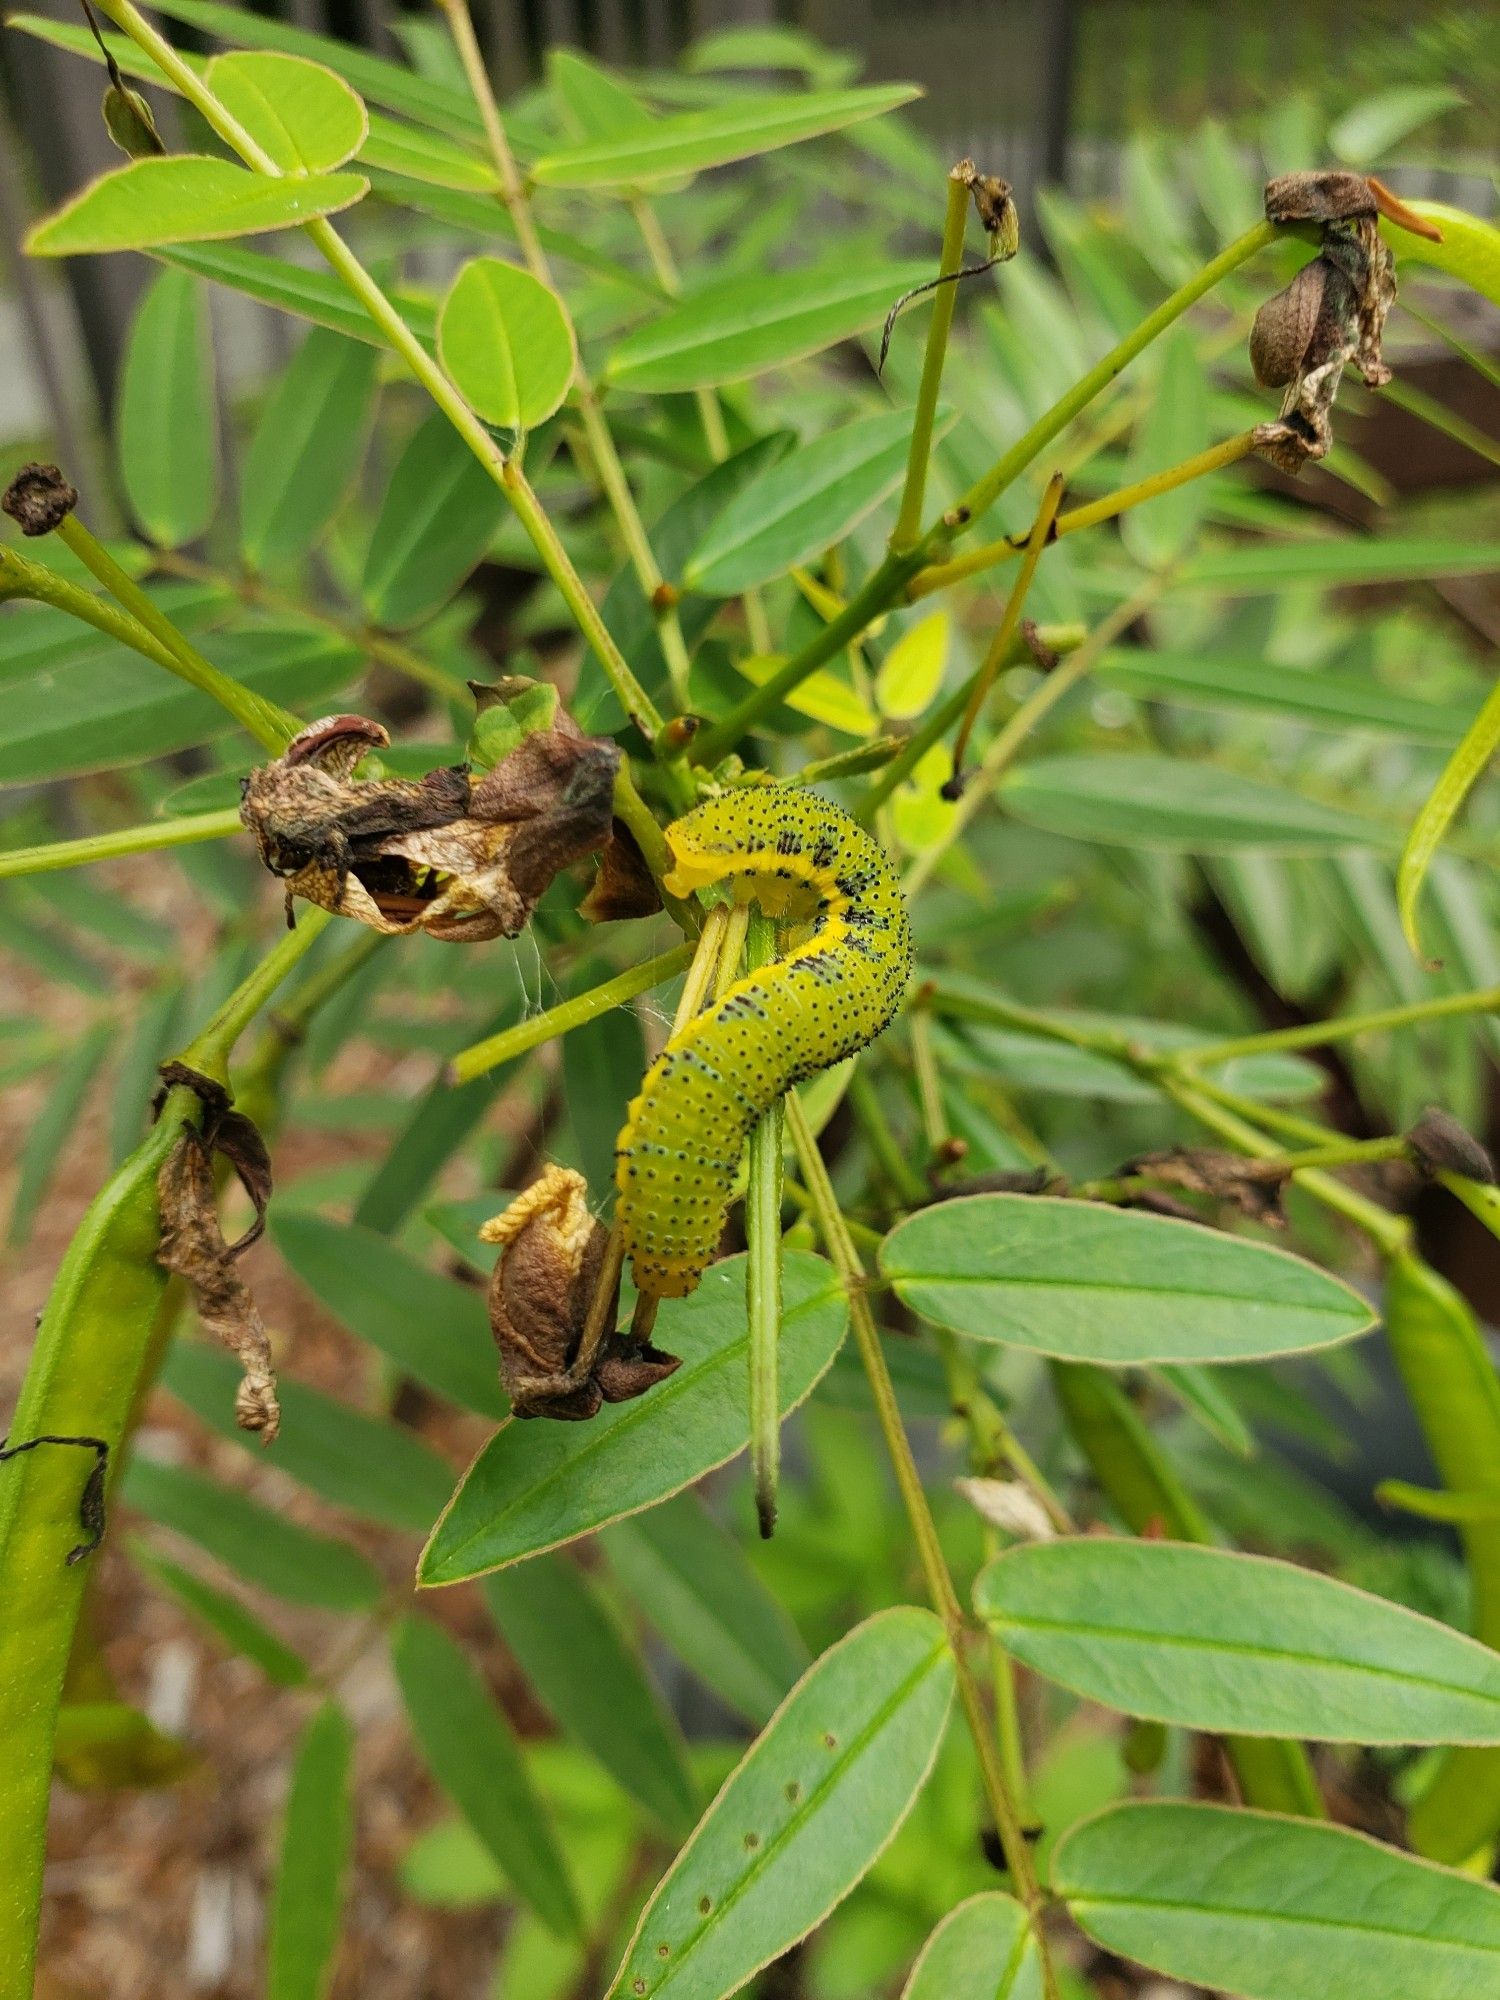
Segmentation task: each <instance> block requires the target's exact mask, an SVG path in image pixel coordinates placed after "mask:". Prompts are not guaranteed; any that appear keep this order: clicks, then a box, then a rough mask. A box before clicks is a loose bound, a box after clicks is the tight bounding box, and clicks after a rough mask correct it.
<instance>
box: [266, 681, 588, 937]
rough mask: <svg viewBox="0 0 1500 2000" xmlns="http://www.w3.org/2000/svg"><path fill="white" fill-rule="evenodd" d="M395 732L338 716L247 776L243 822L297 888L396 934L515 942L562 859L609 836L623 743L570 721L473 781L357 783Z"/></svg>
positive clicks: (437, 778)
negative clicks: (364, 762) (365, 763)
mask: <svg viewBox="0 0 1500 2000" xmlns="http://www.w3.org/2000/svg"><path fill="white" fill-rule="evenodd" d="M388 741H389V738H388V737H387V735H386V732H385V730H384V729H383V728H382V727H381V726H380V724H379V723H378V722H370V721H368V720H367V719H366V718H365V717H363V716H358V715H342V716H330V717H327V718H325V719H324V720H323V721H321V722H315V723H313V724H312V725H311V726H310V727H309V728H307V729H305V730H303V731H302V733H301V735H300V736H297V737H295V738H294V739H293V741H292V742H291V743H289V744H288V745H287V748H286V751H285V753H284V755H282V756H281V757H278V758H277V759H276V760H275V761H274V762H272V763H270V764H265V765H262V766H261V767H260V769H259V770H256V771H252V772H251V773H250V775H249V777H248V778H246V779H245V781H244V786H243V797H242V802H241V806H240V817H241V819H242V820H243V821H244V823H245V825H246V826H247V827H248V828H249V829H250V831H251V832H252V833H253V834H254V836H255V841H256V845H257V847H258V848H259V850H260V857H261V860H262V861H263V862H264V863H265V865H266V867H267V868H268V869H270V871H271V873H272V874H273V875H277V876H280V877H281V878H282V880H283V881H284V882H285V884H286V893H287V915H288V921H289V922H290V920H291V905H292V899H293V898H294V897H296V896H300V897H302V898H303V899H304V900H305V901H307V902H310V903H315V904H317V905H318V907H319V908H320V909H325V910H332V911H334V912H335V913H336V914H338V915H340V916H346V917H354V918H356V919H357V920H358V921H359V922H360V923H365V924H369V925H370V926H371V927H372V928H373V929H375V930H378V931H383V932H386V933H387V934H389V935H405V934H407V933H409V932H411V931H424V932H426V933H427V935H428V936H430V937H435V938H441V939H443V940H445V941H448V942H452V943H465V944H467V943H482V942H484V941H485V940H487V939H489V938H494V937H516V936H517V935H519V933H520V932H521V931H522V930H523V929H524V928H525V926H526V923H527V920H528V919H529V918H530V916H531V912H532V910H533V908H534V907H535V904H536V901H537V898H538V897H539V896H540V895H541V894H542V892H543V891H544V890H545V889H546V888H547V887H548V885H549V884H550V883H551V882H552V880H553V878H554V876H556V875H557V874H558V873H559V872H560V871H561V870H562V869H563V868H565V867H567V866H568V865H569V863H571V862H574V861H577V860H579V859H581V858H582V856H584V855H585V854H588V853H591V852H592V851H593V850H594V849H595V848H598V847H601V846H602V845H603V844H604V843H605V842H606V841H607V840H608V839H609V835H610V823H611V817H612V801H613V796H614V779H615V770H616V767H617V765H618V762H619V751H618V750H617V749H616V747H615V745H614V744H613V743H611V742H609V741H608V739H607V738H595V737H587V736H584V735H583V734H582V732H581V731H580V730H579V729H578V727H577V725H576V724H575V723H573V722H572V721H571V720H570V719H569V718H568V717H567V716H564V715H561V714H559V715H558V717H557V720H556V723H555V725H554V726H553V727H551V728H547V729H540V730H537V731H535V732H534V733H533V734H531V735H528V736H526V737H524V738H523V740H522V741H521V742H520V743H518V744H517V745H516V747H515V748H514V749H513V750H511V751H510V752H509V754H508V755H506V756H505V757H503V758H502V759H501V761H500V762H499V763H497V764H496V765H495V767H494V769H493V770H491V771H488V772H486V774H485V775H484V776H483V777H482V778H480V779H479V780H478V781H477V782H474V781H473V780H472V779H471V777H470V774H469V771H468V769H467V767H466V766H463V765H454V766H450V767H448V768H447V769H444V770H438V771H429V772H428V773H427V774H426V776H425V777H422V778H419V779H416V780H410V779H403V778H357V777H356V776H355V775H354V772H355V767H356V765H357V764H358V763H359V761H360V759H361V758H362V757H363V756H365V755H366V753H367V752H369V751H371V750H378V749H381V748H383V747H384V746H385V745H386V743H387V742H388Z"/></svg>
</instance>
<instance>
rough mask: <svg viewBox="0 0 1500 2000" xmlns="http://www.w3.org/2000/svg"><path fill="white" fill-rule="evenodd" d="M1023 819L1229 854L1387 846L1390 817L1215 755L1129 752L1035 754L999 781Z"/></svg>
mask: <svg viewBox="0 0 1500 2000" xmlns="http://www.w3.org/2000/svg"><path fill="white" fill-rule="evenodd" d="M1000 794H1001V797H1002V798H1003V799H1004V801H1005V805H1006V808H1007V810H1008V811H1010V812H1012V813H1014V814H1015V816H1016V818H1017V819H1019V820H1024V821H1025V822H1026V824H1027V825H1028V826H1036V827H1040V828H1041V829H1042V830H1043V832H1045V833H1060V834H1064V835H1066V836H1067V837H1068V838H1069V839H1071V840H1091V841H1103V842H1104V843H1105V844H1106V845H1108V846H1110V847H1146V848H1160V849H1164V850H1166V851H1167V852H1172V853H1175V852H1179V851H1186V852H1188V853H1191V854H1233V853H1235V852H1237V851H1238V850H1239V849H1241V848H1252V849H1259V850H1260V851H1262V852H1269V853H1278V854H1330V853H1336V852H1337V851H1338V850H1339V849H1340V848H1346V847H1392V846H1394V845H1395V835H1394V834H1393V833H1392V831H1391V830H1390V829H1389V828H1388V827H1384V826H1381V825H1379V824H1377V823H1376V822H1375V821H1374V820H1368V819H1365V818H1363V817H1361V815H1360V814H1358V813H1352V812H1344V811H1342V810H1341V809H1340V808H1339V807H1337V806H1325V805H1323V804H1322V803H1321V802H1320V801H1319V800H1317V799H1308V798H1303V797H1301V796H1300V795H1299V794H1298V793H1296V792H1289V791H1285V790H1283V788H1282V787H1281V786H1280V785H1269V784H1266V783H1264V782H1263V781H1262V780H1261V779H1259V778H1243V777H1241V776H1240V774H1239V773H1238V772H1237V771H1224V770H1220V769H1218V768H1217V767H1216V766H1214V765H1211V764H1190V763H1184V762H1183V761H1182V760H1181V759H1180V758H1176V757H1156V756H1151V755H1149V754H1147V753H1144V752H1125V753H1123V754H1122V755H1120V756H1106V757H1039V758H1037V759H1036V761H1035V762H1034V763H1030V764H1027V765H1025V766H1023V767H1022V769H1020V770H1019V771H1016V772H1013V773H1012V775H1011V776H1010V777H1009V778H1008V779H1006V781H1005V783H1004V784H1003V785H1002V786H1001V788H1000Z"/></svg>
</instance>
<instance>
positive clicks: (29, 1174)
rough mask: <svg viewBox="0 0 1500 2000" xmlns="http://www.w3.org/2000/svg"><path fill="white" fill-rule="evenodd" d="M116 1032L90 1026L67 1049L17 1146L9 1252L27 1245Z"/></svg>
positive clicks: (8, 1240) (7, 1235) (8, 1231)
mask: <svg viewBox="0 0 1500 2000" xmlns="http://www.w3.org/2000/svg"><path fill="white" fill-rule="evenodd" d="M114 1039H115V1036H114V1030H113V1029H112V1028H110V1027H108V1026H104V1027H99V1028H92V1029H90V1030H89V1032H88V1033H87V1034H86V1035H84V1036H82V1037H81V1038H80V1040H79V1041H78V1042H77V1043H76V1044H75V1045H74V1046H73V1047H72V1048H70V1049H69V1051H68V1055H67V1059H66V1060H65V1061H64V1062H62V1063H61V1064H60V1065H59V1066H58V1069H57V1073H56V1075H55V1076H54V1077H53V1079H52V1082H51V1085H50V1086H49V1088H48V1091H47V1095H46V1096H45V1097H44V1098H43V1100H42V1102H41V1104H40V1106H39V1107H38V1109H37V1112H36V1114H35V1116H34V1117H33V1119H32V1121H31V1124H30V1127H29V1129H28V1130H27V1133H26V1137H25V1140H24V1141H23V1143H22V1145H21V1157H20V1173H19V1175H18V1177H17V1180H16V1188H15V1193H14V1195H13V1196H12V1197H11V1204H10V1220H9V1222H8V1223H7V1225H6V1231H5V1240H6V1243H7V1244H8V1245H9V1247H10V1248H11V1249H12V1250H17V1249H20V1248H21V1246H22V1245H23V1244H25V1243H27V1242H29V1241H30V1238H31V1231H32V1227H33V1225H34V1224H35V1222H36V1218H37V1214H38V1211H39V1210H40V1209H41V1206H42V1204H43V1202H44V1201H45V1200H46V1197H47V1190H48V1188H50V1187H51V1185H52V1182H53V1178H54V1176H55V1175H56V1173H57V1170H58V1168H59V1166H60V1165H61V1164H62V1154H63V1149H64V1148H65V1147H66V1146H67V1145H68V1143H69V1142H70V1140H71V1139H72V1137H73V1134H74V1131H75V1129H76V1127H77V1124H78V1114H79V1112H80V1111H81V1110H82V1108H83V1101H84V1099H85V1098H86V1097H87V1096H88V1094H89V1089H90V1086H91V1085H92V1084H93V1081H94V1078H95V1077H96V1076H97V1075H98V1074H99V1071H100V1068H101V1066H102V1065H103V1062H104V1059H105V1057H106V1056H107V1055H108V1054H109V1052H110V1049H111V1048H112V1047H113V1045H114Z"/></svg>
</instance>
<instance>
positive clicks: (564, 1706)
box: [484, 1556, 698, 1844]
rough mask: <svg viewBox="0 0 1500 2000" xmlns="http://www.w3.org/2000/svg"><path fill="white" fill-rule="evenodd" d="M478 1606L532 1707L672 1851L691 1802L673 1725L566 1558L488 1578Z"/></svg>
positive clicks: (684, 1829) (691, 1815) (594, 1590)
mask: <svg viewBox="0 0 1500 2000" xmlns="http://www.w3.org/2000/svg"><path fill="white" fill-rule="evenodd" d="M484 1594H485V1601H486V1602H487V1603H488V1605H489V1607H490V1613H491V1615H492V1617H493V1618H494V1620H495V1623H496V1624H497V1625H498V1626H499V1628H500V1631H501V1634H502V1636H503V1637H504V1640H505V1643H506V1645H507V1646H508V1647H509V1648H510V1650H511V1651H512V1652H513V1653H514V1654H515V1656H516V1658H517V1660H518V1661H519V1662H520V1664H521V1669H522V1672H523V1673H524V1674H525V1675H526V1678H527V1679H528V1680H529V1681H530V1682H531V1685H532V1689H533V1691H534V1692H535V1694H536V1696H537V1698H538V1700H540V1701H541V1702H542V1703H543V1705H544V1706H545V1707H547V1708H549V1709H550V1710H551V1711H552V1714H553V1715H554V1716H555V1717H556V1718H557V1720H558V1722H559V1723H560V1724H561V1726H562V1728H563V1729H564V1730H565V1731H566V1732H567V1734H568V1735H569V1736H571V1737H573V1738H574V1740H575V1741H576V1742H578V1743H580V1744H582V1746H583V1747H584V1749H586V1750H588V1751H589V1752H590V1753H591V1754H592V1755H593V1756H595V1757H597V1758H598V1760H599V1762H600V1763H601V1764H602V1765H603V1766H604V1768H605V1770H606V1771H608V1772H609V1773H610V1775H611V1776H612V1777H613V1778H615V1779H617V1780H618V1782H619V1783H620V1784H621V1785H622V1786H623V1787H624V1789H625V1790H626V1791H627V1792H628V1793H629V1794H630V1796H631V1797H632V1798H633V1799H636V1800H638V1801H639V1802H640V1804H641V1805H643V1806H644V1807H645V1808H646V1810H647V1812H649V1813H651V1814H652V1815H653V1816H654V1817H655V1818H656V1819H657V1820H659V1821H660V1822H661V1824H662V1826H663V1827H664V1828H665V1829H666V1831H667V1833H668V1834H669V1835H670V1836H671V1838H672V1840H673V1842H674V1844H675V1843H677V1842H679V1841H681V1840H684V1839H685V1838H686V1837H687V1834H688V1832H689V1831H690V1830H691V1828H692V1824H693V1821H694V1819H695V1818H696V1816H697V1810H698V1801H697V1798H696V1796H695V1792H694V1786H693V1780H692V1777H691V1774H690V1773H689V1771H688V1767H687V1754H686V1752H685V1750H684V1748H683V1742H682V1735H681V1732H680V1731H679V1729H678V1727H677V1724H676V1722H675V1721H674V1720H673V1718H672V1716H671V1715H670V1714H669V1712H668V1711H667V1710H666V1708H665V1707H664V1706H663V1704H662V1700H661V1697H660V1695H659V1694H658V1693H657V1692H656V1689H655V1688H654V1687H653V1686H652V1685H651V1683H650V1681H649V1680H648V1679H647V1678H646V1672H645V1669H644V1667H643V1666H642V1665H641V1662H640V1660H639V1658H638V1657H637V1655H636V1653H635V1651H634V1649H633V1648H632V1647H631V1646H629V1645H628V1644H627V1643H626V1641H625V1638H624V1636H623V1634H622V1632H621V1630H620V1628H619V1626H618V1625H617V1624H616V1622H615V1620H614V1618H613V1617H612V1616H611V1615H610V1612H609V1610H608V1607H607V1606H606V1605H605V1603H604V1602H603V1600H602V1598H601V1597H600V1594H599V1591H598V1587H597V1586H596V1585H595V1584H594V1583H592V1582H591V1581H590V1579H589V1578H588V1577H587V1576H585V1575H584V1573H583V1571H582V1570H581V1569H580V1568H579V1567H578V1565H577V1564H576V1563H574V1562H570V1561H569V1560H568V1558H567V1557H566V1556H541V1557H539V1558H538V1559H537V1561H535V1562H529V1563H522V1564H518V1565H517V1566H516V1567H515V1568H514V1569H509V1570H505V1571H503V1572H501V1573H499V1574H497V1575H495V1576H492V1577H488V1578H486V1580H485V1586H484Z"/></svg>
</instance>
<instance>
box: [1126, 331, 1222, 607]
mask: <svg viewBox="0 0 1500 2000" xmlns="http://www.w3.org/2000/svg"><path fill="white" fill-rule="evenodd" d="M1212 430H1213V422H1212V417H1211V414H1210V398H1209V384H1208V375H1207V373H1206V371H1205V369H1204V366H1203V363H1202V362H1201V361H1200V360H1199V358H1198V335H1197V334H1196V333H1195V332H1194V331H1193V330H1192V329H1191V328H1190V327H1186V326H1178V327H1174V328H1173V329H1172V331H1171V332H1170V333H1168V335H1167V336H1166V338H1165V340H1163V341H1162V343H1161V351H1160V357H1159V359H1158V362H1157V369H1156V382H1155V387H1154V391H1153V393H1152V396H1151V399H1150V401H1149V403H1148V404H1147V406H1146V414H1145V416H1144V418H1143V419H1142V421H1141V422H1140V424H1139V425H1138V426H1137V427H1136V433H1135V438H1134V441H1133V443H1132V445H1131V449H1130V462H1129V468H1128V472H1127V478H1128V479H1129V481H1130V483H1131V484H1132V485H1133V484H1134V483H1135V481H1136V480H1138V479H1149V478H1150V477H1151V476H1152V475H1153V474H1154V473H1158V472H1165V471H1167V470H1168V468H1169V467H1171V466H1174V465H1180V464H1181V463H1182V461H1183V460H1184V459H1185V458H1191V457H1192V456H1193V454H1194V453H1195V452H1200V451H1203V450H1205V449H1206V448H1207V446H1208V444H1209V442H1210V440H1211V437H1212ZM1212 490H1213V487H1212V482H1211V481H1210V480H1208V479H1190V480H1189V481H1188V482H1187V484H1186V485H1185V486H1178V487H1175V488H1173V490H1172V491H1171V492H1169V493H1162V494H1159V495H1158V496H1157V497H1156V499H1154V500H1148V501H1146V502H1145V503H1144V504H1142V505H1141V506H1139V507H1132V508H1131V509H1130V511H1129V512H1128V513H1127V514H1125V515H1123V516H1122V517H1121V520H1120V538H1121V540H1122V541H1123V542H1124V544H1125V546H1126V548H1127V549H1128V550H1129V551H1130V553H1131V555H1133V556H1134V557H1135V559H1136V561H1137V562H1139V563H1144V564H1145V565H1146V566H1147V568H1149V569H1160V568H1162V567H1163V566H1164V565H1166V564H1167V563H1170V562H1175V561H1177V559H1178V558H1179V557H1181V556H1182V555H1184V554H1185V553H1186V551H1187V550H1188V549H1189V548H1191V547H1192V544H1193V541H1194V538H1195V537H1196V535H1197V533H1198V529H1199V527H1200V526H1201V525H1202V522H1203V517H1204V514H1205V513H1206V512H1207V509H1208V504H1209V500H1210V497H1211V494H1212Z"/></svg>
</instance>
